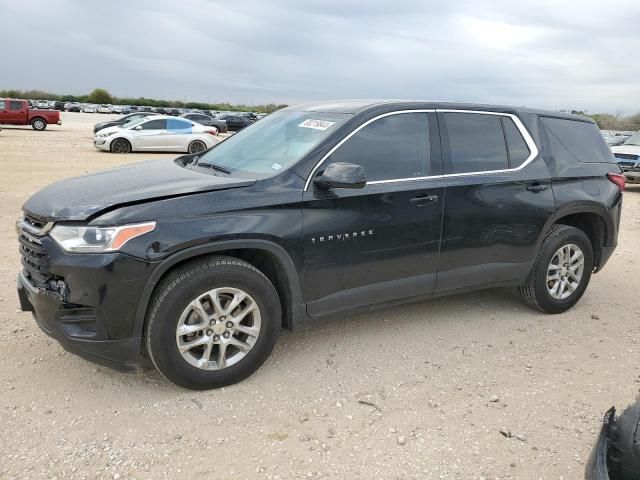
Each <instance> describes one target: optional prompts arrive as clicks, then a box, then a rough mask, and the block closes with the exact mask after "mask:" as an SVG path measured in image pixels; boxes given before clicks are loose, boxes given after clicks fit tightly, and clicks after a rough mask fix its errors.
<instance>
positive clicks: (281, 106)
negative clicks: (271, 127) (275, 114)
mask: <svg viewBox="0 0 640 480" xmlns="http://www.w3.org/2000/svg"><path fill="white" fill-rule="evenodd" d="M288 106H289V105H287V104H286V103H282V104H280V105H278V108H277V109H278V110H280V109H282V108H287V107H288Z"/></svg>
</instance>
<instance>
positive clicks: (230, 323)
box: [176, 287, 261, 370]
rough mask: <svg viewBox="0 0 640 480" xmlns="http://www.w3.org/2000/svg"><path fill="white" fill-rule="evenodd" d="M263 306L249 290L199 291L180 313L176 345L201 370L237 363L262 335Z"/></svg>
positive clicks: (217, 289)
mask: <svg viewBox="0 0 640 480" xmlns="http://www.w3.org/2000/svg"><path fill="white" fill-rule="evenodd" d="M260 324H261V318H260V308H259V307H258V304H257V303H256V301H255V300H254V299H253V298H252V297H251V296H250V295H249V294H248V293H246V292H244V291H242V290H240V289H238V288H232V287H222V288H214V289H212V290H209V291H208V292H206V293H204V294H202V295H199V296H198V297H197V298H195V299H194V300H193V301H191V302H190V303H189V305H187V307H186V308H185V309H184V311H183V312H182V315H180V320H179V321H178V326H177V328H176V345H177V347H178V351H179V352H180V354H181V355H182V357H183V358H184V359H185V360H186V361H187V362H188V363H189V364H190V365H193V366H194V367H197V368H200V369H202V370H221V369H223V368H227V367H230V366H231V365H234V364H236V363H238V362H239V361H240V360H242V359H243V358H244V357H246V356H247V354H248V353H249V352H250V351H251V349H252V348H253V347H254V345H255V343H256V341H257V340H258V336H259V335H260Z"/></svg>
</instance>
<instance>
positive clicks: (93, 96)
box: [87, 88, 113, 103]
mask: <svg viewBox="0 0 640 480" xmlns="http://www.w3.org/2000/svg"><path fill="white" fill-rule="evenodd" d="M87 102H89V103H113V97H112V96H111V94H110V93H109V92H107V91H106V90H105V89H103V88H96V89H95V90H94V91H93V92H91V93H90V94H89V96H88V97H87Z"/></svg>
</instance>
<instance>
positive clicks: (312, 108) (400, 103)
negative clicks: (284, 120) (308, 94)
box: [289, 99, 592, 121]
mask: <svg viewBox="0 0 640 480" xmlns="http://www.w3.org/2000/svg"><path fill="white" fill-rule="evenodd" d="M436 108H438V109H443V110H478V111H484V110H486V111H496V112H516V113H527V114H533V115H543V116H553V117H558V118H567V119H571V120H582V121H584V120H588V121H592V120H591V119H589V118H588V117H583V116H580V115H574V114H570V113H564V112H554V111H551V110H538V109H533V108H528V107H514V106H507V105H489V104H481V103H462V102H440V101H434V100H398V99H371V100H367V99H362V100H357V99H356V100H330V101H322V102H314V103H304V104H300V105H292V106H291V107H289V109H291V110H297V111H309V112H327V113H350V114H358V113H362V112H365V111H367V110H372V109H376V110H389V111H392V110H403V109H407V110H411V109H436Z"/></svg>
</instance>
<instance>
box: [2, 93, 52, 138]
mask: <svg viewBox="0 0 640 480" xmlns="http://www.w3.org/2000/svg"><path fill="white" fill-rule="evenodd" d="M0 124H6V125H31V128H33V129H34V130H44V129H46V128H47V125H49V124H57V125H62V121H61V120H60V112H57V111H51V110H32V109H29V102H27V101H26V100H18V99H14V98H2V99H0Z"/></svg>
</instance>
